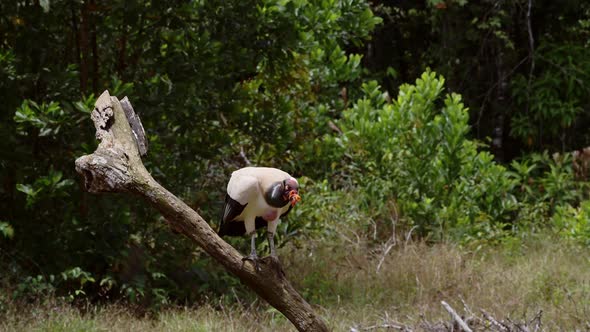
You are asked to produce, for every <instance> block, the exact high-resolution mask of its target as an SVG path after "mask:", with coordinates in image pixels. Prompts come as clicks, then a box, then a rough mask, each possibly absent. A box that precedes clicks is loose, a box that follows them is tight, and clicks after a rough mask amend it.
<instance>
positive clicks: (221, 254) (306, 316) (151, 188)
mask: <svg viewBox="0 0 590 332" xmlns="http://www.w3.org/2000/svg"><path fill="white" fill-rule="evenodd" d="M91 118H92V120H93V121H94V125H95V127H96V137H97V138H98V139H100V140H101V142H100V144H99V145H98V147H97V149H96V151H95V152H94V153H93V154H91V155H86V156H82V157H80V158H78V159H77V160H76V171H77V172H78V173H80V174H81V175H82V176H83V178H84V185H85V188H86V189H87V190H88V191H90V192H132V193H135V194H138V195H140V196H142V197H143V198H144V199H145V200H147V201H148V202H149V203H150V204H151V205H152V206H154V207H155V208H156V209H158V210H159V211H160V213H162V215H163V216H164V217H165V218H166V219H167V220H169V221H170V223H171V224H172V226H173V227H174V228H175V229H176V230H178V231H180V232H181V233H182V234H184V235H185V236H187V237H188V238H189V239H191V240H192V241H193V242H195V243H196V244H198V245H199V246H200V247H202V248H203V249H204V250H205V251H206V252H207V253H208V254H209V255H211V256H212V257H213V258H215V259H216V260H217V261H218V262H219V263H221V264H222V265H223V266H224V267H225V268H226V269H227V270H228V271H229V272H231V273H233V274H234V275H235V276H237V277H238V278H239V279H240V280H241V281H242V282H243V283H244V284H246V285H247V286H248V287H250V288H251V289H252V290H253V291H254V292H256V293H257V294H258V295H259V296H260V297H261V298H263V299H264V300H266V301H267V302H268V303H269V304H270V305H272V306H273V307H275V308H276V309H277V310H279V311H280V312H281V313H283V314H284V315H285V316H286V317H287V318H288V319H289V320H290V321H291V322H292V323H293V325H295V327H296V328H297V329H298V330H299V331H328V328H327V326H326V324H325V323H324V321H323V320H322V318H321V317H320V316H318V315H317V314H316V313H315V312H314V311H313V309H312V308H311V306H310V305H309V304H308V303H307V302H306V301H305V300H304V299H303V298H302V297H301V295H299V293H297V291H296V290H295V289H294V288H293V286H291V284H290V283H289V281H288V280H287V279H286V278H285V276H284V274H283V273H281V271H282V268H281V266H280V263H279V262H278V261H274V260H271V259H263V260H262V263H263V264H261V265H260V267H261V271H256V269H254V267H253V266H252V265H251V264H249V263H244V262H242V255H241V254H240V253H239V252H238V251H237V250H235V249H234V248H233V247H232V246H230V245H229V244H227V243H226V242H225V241H223V239H221V238H220V237H219V236H218V235H217V233H215V232H214V231H213V229H211V227H210V226H209V224H208V223H207V222H206V221H205V220H204V219H203V218H202V217H201V216H200V215H199V214H198V213H197V212H195V211H194V210H193V209H191V208H190V207H189V206H188V205H186V204H185V203H184V202H183V201H182V200H180V199H179V198H178V197H176V196H174V195H173V194H172V193H170V192H169V191H168V190H166V189H165V188H164V187H162V186H161V185H160V184H159V183H158V182H157V181H156V180H154V179H153V178H152V176H151V175H150V174H149V172H148V171H147V170H146V168H145V166H144V165H143V163H142V161H141V157H140V155H143V154H144V153H145V152H147V141H146V139H145V133H144V131H143V126H142V125H141V121H140V120H139V117H137V116H136V114H135V112H134V111H133V108H132V107H131V104H130V103H129V101H128V100H126V98H125V99H124V101H122V102H120V101H119V100H118V99H117V98H115V97H111V96H110V95H109V93H108V91H105V92H104V93H103V94H102V95H101V96H100V97H99V98H98V100H97V101H96V104H95V108H94V110H93V111H92V115H91Z"/></svg>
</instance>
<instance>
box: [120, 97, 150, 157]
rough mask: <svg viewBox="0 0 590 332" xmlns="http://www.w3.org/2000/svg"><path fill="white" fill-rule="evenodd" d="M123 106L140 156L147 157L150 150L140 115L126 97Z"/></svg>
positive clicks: (122, 102)
mask: <svg viewBox="0 0 590 332" xmlns="http://www.w3.org/2000/svg"><path fill="white" fill-rule="evenodd" d="M121 106H122V107H123V111H125V116H126V117H127V121H128V122H129V125H131V131H132V132H133V138H134V139H135V143H136V144H137V149H138V150H139V155H140V156H145V155H146V154H147V150H148V142H147V138H146V137H145V130H143V125H142V124H141V119H140V118H139V115H138V114H137V113H135V110H133V106H131V102H130V101H129V98H127V97H124V98H123V99H121Z"/></svg>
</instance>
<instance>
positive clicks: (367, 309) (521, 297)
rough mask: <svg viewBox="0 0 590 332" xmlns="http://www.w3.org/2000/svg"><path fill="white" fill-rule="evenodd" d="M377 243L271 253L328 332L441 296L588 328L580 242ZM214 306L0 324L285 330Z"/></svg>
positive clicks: (392, 317) (253, 308)
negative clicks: (280, 259)
mask: <svg viewBox="0 0 590 332" xmlns="http://www.w3.org/2000/svg"><path fill="white" fill-rule="evenodd" d="M389 244H392V242H390V243H389ZM386 249H387V246H385V245H383V246H371V245H368V244H367V243H365V242H364V241H362V240H360V239H359V238H357V240H354V241H352V240H343V241H342V242H341V243H340V244H338V245H327V244H325V243H313V244H310V245H309V247H308V248H306V249H297V250H296V249H294V248H293V249H289V248H284V249H283V250H282V251H281V256H282V257H283V261H284V265H285V269H286V272H287V276H288V277H290V278H291V280H292V282H294V283H295V284H296V285H297V287H298V289H300V290H301V292H302V294H303V295H304V296H305V297H306V298H307V299H308V300H309V301H310V302H312V303H313V304H314V305H315V307H316V309H317V310H318V311H319V312H320V313H321V314H322V315H323V316H324V317H325V319H326V320H327V321H328V322H329V325H330V327H331V328H332V329H333V330H334V331H350V330H351V328H357V329H362V328H373V327H375V326H376V325H377V326H379V325H383V324H391V323H393V322H396V323H401V324H404V325H407V326H410V327H412V328H414V329H417V330H421V329H424V326H426V325H428V324H431V325H432V324H435V323H437V322H449V314H448V313H447V311H445V310H444V308H443V307H442V306H441V304H440V303H441V301H446V302H448V303H449V304H450V305H451V306H452V307H453V308H454V309H455V310H456V311H457V312H459V313H460V314H462V315H464V316H466V317H467V316H470V315H474V316H481V311H480V310H481V309H484V310H485V311H486V312H488V313H489V314H490V315H492V316H493V317H495V318H496V319H498V320H506V319H511V320H513V321H516V320H524V318H526V319H527V320H530V319H531V318H532V317H534V316H535V315H536V314H537V313H538V312H539V311H540V310H542V311H543V313H542V322H543V328H544V329H545V330H546V331H560V330H561V331H574V330H576V329H580V330H585V329H587V328H588V326H590V255H589V254H590V249H588V248H580V247H574V246H570V245H567V244H564V243H560V242H553V241H551V240H550V239H547V238H545V239H537V240H533V241H528V242H527V243H525V244H522V243H519V244H518V245H511V246H506V245H504V246H496V247H494V248H486V249H479V250H477V251H471V250H467V249H460V248H457V247H456V246H454V245H448V244H438V245H431V246H428V245H425V244H421V243H410V244H403V243H399V242H398V243H395V244H393V246H391V248H390V250H389V251H388V253H387V255H383V253H384V252H385V250H386ZM382 258H383V259H382ZM380 262H381V265H380V267H379V269H378V266H379V263H380ZM223 302H228V301H220V300H219V299H211V300H210V302H209V304H206V305H202V306H199V307H193V308H170V309H165V310H163V311H161V312H159V313H158V314H156V315H155V316H153V317H149V318H147V317H139V316H137V315H135V314H133V313H132V311H131V310H130V309H127V308H125V307H123V306H120V305H110V306H106V307H100V308H98V307H88V308H86V309H85V310H84V311H85V313H84V314H81V313H80V311H79V310H77V309H74V308H72V307H70V306H68V305H66V304H60V303H58V302H57V301H56V300H47V301H43V304H40V305H33V306H29V307H26V308H22V307H18V306H15V305H14V304H11V303H8V304H7V305H6V307H5V309H4V312H3V314H2V316H3V317H2V316H0V318H2V319H0V330H8V331H12V330H17V331H30V330H39V331H131V330H133V331H291V330H293V328H292V326H291V325H290V323H289V322H288V321H287V320H286V319H285V318H284V317H282V316H281V315H280V314H279V313H278V312H276V311H275V310H274V309H272V308H269V307H268V306H266V305H264V304H260V303H259V302H258V301H256V302H254V303H245V301H242V302H241V304H232V305H229V306H228V305H223V304H222V303H223ZM465 307H467V308H465ZM372 330H379V329H375V328H373V329H372Z"/></svg>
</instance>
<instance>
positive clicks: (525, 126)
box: [511, 40, 590, 151]
mask: <svg viewBox="0 0 590 332" xmlns="http://www.w3.org/2000/svg"><path fill="white" fill-rule="evenodd" d="M588 59H590V51H589V50H588V49H587V48H586V47H584V46H581V45H578V44H577V43H572V42H567V43H564V44H557V43H555V42H552V41H547V40H543V44H541V46H540V47H539V48H538V49H537V51H536V54H535V60H536V64H537V65H536V68H537V71H536V72H535V74H534V75H533V76H530V77H529V76H528V75H524V74H521V75H516V76H515V78H514V79H513V81H512V85H513V89H512V94H513V98H514V100H515V102H516V103H517V105H518V106H519V110H518V111H517V112H516V114H514V116H513V117H512V129H511V135H513V136H514V137H516V138H518V139H520V140H522V142H523V143H525V144H527V145H529V146H543V144H544V143H546V142H558V144H555V145H556V146H555V148H557V149H561V150H562V151H565V150H566V149H568V148H570V147H576V146H577V142H573V141H571V139H568V133H570V132H571V131H572V129H574V125H575V124H576V122H578V123H580V122H583V123H586V122H587V121H588V120H589V119H588V117H587V116H586V115H585V113H584V105H586V104H587V103H588V101H589V100H588V95H589V93H590V90H589V89H588V83H589V82H590V74H588V73H589V72H590V60H588Z"/></svg>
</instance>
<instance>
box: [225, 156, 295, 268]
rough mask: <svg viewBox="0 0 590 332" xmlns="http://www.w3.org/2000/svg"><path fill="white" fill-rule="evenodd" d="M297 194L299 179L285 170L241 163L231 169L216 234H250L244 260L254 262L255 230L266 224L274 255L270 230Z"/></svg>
mask: <svg viewBox="0 0 590 332" xmlns="http://www.w3.org/2000/svg"><path fill="white" fill-rule="evenodd" d="M300 199H301V197H300V196H299V183H298V182H297V180H296V179H295V178H293V177H292V176H291V175H289V174H288V173H286V172H284V171H281V170H280V169H276V168H269V167H245V168H242V169H239V170H237V171H235V172H233V173H232V175H231V178H230V179H229V182H228V184H227V195H226V196H225V205H224V208H223V215H222V218H221V224H220V227H219V235H220V236H224V235H228V236H241V235H248V236H250V237H251V252H250V255H249V256H248V257H246V258H244V259H245V260H252V261H253V262H254V263H255V264H257V259H258V257H257V255H256V244H255V239H256V230H257V229H259V228H262V227H264V226H266V227H267V236H268V241H269V245H270V254H271V256H272V257H275V258H276V253H275V247H274V234H275V232H276V229H277V225H278V223H279V219H280V218H281V217H283V216H285V215H286V214H287V213H289V211H291V209H292V208H293V206H295V204H296V203H297V202H299V200H300Z"/></svg>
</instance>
